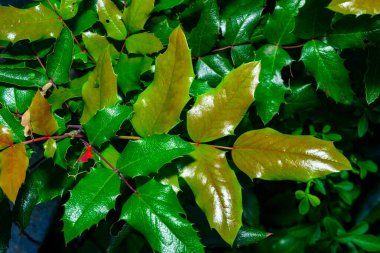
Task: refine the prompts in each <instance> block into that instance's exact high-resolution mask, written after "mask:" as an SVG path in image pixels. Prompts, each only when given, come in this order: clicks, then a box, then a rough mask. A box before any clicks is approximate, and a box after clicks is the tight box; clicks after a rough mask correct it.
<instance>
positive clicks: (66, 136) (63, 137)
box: [21, 133, 83, 145]
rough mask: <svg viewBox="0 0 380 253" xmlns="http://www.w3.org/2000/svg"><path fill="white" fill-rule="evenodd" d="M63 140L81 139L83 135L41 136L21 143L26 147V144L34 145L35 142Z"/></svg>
mask: <svg viewBox="0 0 380 253" xmlns="http://www.w3.org/2000/svg"><path fill="white" fill-rule="evenodd" d="M65 138H83V135H81V134H72V133H66V134H62V135H55V136H43V137H39V138H35V139H31V140H27V141H23V142H21V143H23V144H25V145H28V144H31V143H35V142H40V141H47V140H49V139H65Z"/></svg>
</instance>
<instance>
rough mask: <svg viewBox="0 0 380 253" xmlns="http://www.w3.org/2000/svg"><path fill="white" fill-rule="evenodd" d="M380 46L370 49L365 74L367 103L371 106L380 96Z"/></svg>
mask: <svg viewBox="0 0 380 253" xmlns="http://www.w3.org/2000/svg"><path fill="white" fill-rule="evenodd" d="M379 64H380V46H377V47H369V49H368V56H367V72H366V73H365V77H364V83H365V93H366V99H367V103H368V104H371V103H373V102H375V100H376V99H377V98H378V97H379V96H380V73H379V71H378V68H377V66H379Z"/></svg>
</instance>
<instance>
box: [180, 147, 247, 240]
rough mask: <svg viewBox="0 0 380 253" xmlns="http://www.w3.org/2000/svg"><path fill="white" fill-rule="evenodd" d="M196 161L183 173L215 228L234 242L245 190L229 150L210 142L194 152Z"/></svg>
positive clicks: (224, 237)
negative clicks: (233, 165) (227, 152)
mask: <svg viewBox="0 0 380 253" xmlns="http://www.w3.org/2000/svg"><path fill="white" fill-rule="evenodd" d="M190 155H191V156H192V157H193V158H194V159H195V162H193V163H191V164H189V165H187V166H186V167H185V168H184V169H183V170H182V172H181V177H183V178H184V179H185V180H186V182H187V183H188V184H189V186H190V188H191V190H192V191H193V193H194V195H195V200H196V202H197V204H198V206H199V207H200V208H201V209H202V210H203V212H204V213H205V214H206V217H207V220H208V222H209V224H210V227H211V228H215V229H216V231H218V233H219V234H220V236H221V237H222V238H223V240H225V241H226V242H227V243H229V244H230V245H232V243H233V242H234V240H235V238H236V235H237V234H238V232H239V229H240V227H241V225H242V221H241V217H242V214H243V204H242V193H241V187H240V184H239V181H238V180H237V178H236V175H235V173H234V172H233V171H232V170H231V168H230V166H229V165H228V162H227V159H226V156H225V152H224V151H221V150H218V149H216V148H213V147H211V146H209V145H199V146H198V147H196V150H195V151H194V152H192V153H191V154H190Z"/></svg>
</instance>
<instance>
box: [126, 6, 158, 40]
mask: <svg viewBox="0 0 380 253" xmlns="http://www.w3.org/2000/svg"><path fill="white" fill-rule="evenodd" d="M153 8H154V0H132V1H131V5H130V6H129V7H128V8H127V9H125V12H124V13H123V14H124V15H123V19H124V22H125V24H126V26H127V30H128V32H130V33H135V32H138V31H140V30H143V29H144V25H145V22H146V21H147V20H148V18H149V14H150V13H151V12H152V10H153Z"/></svg>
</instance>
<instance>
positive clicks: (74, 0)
mask: <svg viewBox="0 0 380 253" xmlns="http://www.w3.org/2000/svg"><path fill="white" fill-rule="evenodd" d="M82 1H83V0H62V1H61V5H60V7H59V9H58V10H57V11H58V12H59V14H60V15H61V16H62V18H63V19H65V20H66V19H71V18H73V17H75V15H76V14H77V13H78V9H79V4H80V3H81V2H82Z"/></svg>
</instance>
